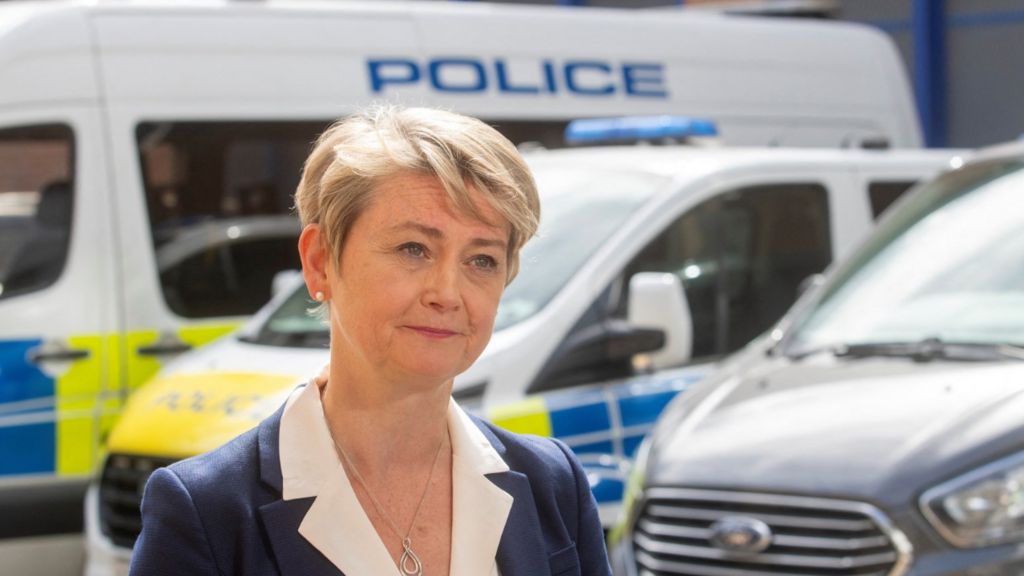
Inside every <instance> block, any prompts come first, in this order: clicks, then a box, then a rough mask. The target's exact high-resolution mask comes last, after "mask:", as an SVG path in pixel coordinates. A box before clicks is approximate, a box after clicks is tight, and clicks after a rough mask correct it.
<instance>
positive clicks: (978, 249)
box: [785, 160, 1024, 356]
mask: <svg viewBox="0 0 1024 576" xmlns="http://www.w3.org/2000/svg"><path fill="white" fill-rule="evenodd" d="M1022 188H1024V161H1020V160H1000V161H989V162H985V163H978V164H976V165H973V166H968V167H966V168H963V169H961V170H957V171H955V172H951V173H949V174H946V175H945V176H943V177H941V178H939V179H938V180H936V181H934V182H932V183H931V184H928V185H927V186H926V187H925V188H924V189H923V190H921V191H920V192H919V193H918V194H917V195H915V196H913V197H912V198H911V199H909V201H908V202H907V203H905V204H904V205H903V206H901V209H900V210H899V211H898V212H897V213H894V214H892V215H891V217H890V218H887V219H884V220H883V221H882V223H881V224H880V226H879V228H878V230H877V232H876V234H875V235H874V236H872V239H871V240H870V241H869V242H868V243H867V244H866V245H865V246H863V247H862V248H861V249H860V250H859V251H858V252H857V254H856V256H854V258H852V259H851V260H850V261H849V262H848V263H847V264H846V265H845V266H844V267H843V268H842V269H840V270H839V271H838V272H837V274H836V277H835V279H834V280H833V281H832V282H831V283H830V284H829V286H828V287H827V288H826V289H825V292H824V293H823V294H822V295H821V298H820V300H819V301H818V302H817V303H816V304H815V305H814V306H813V308H811V309H810V310H809V311H808V312H806V313H805V314H803V315H802V317H801V318H799V319H798V320H797V321H796V322H795V324H794V329H793V331H792V332H791V333H790V334H789V335H788V336H787V341H786V344H785V351H786V353H787V355H790V356H802V355H806V354H809V353H812V352H814V351H818V350H831V351H837V350H850V351H851V352H853V351H854V350H855V349H857V348H858V347H859V349H860V350H862V351H877V350H878V349H879V345H882V344H884V345H890V346H891V345H904V346H905V345H907V344H914V343H922V342H924V343H931V345H932V347H934V345H936V344H956V345H967V346H1024V234H1021V223H1022V221H1024V219H1022V217H1021V208H1020V207H1021V201H1020V199H1021V195H1020V191H1021V189H1022ZM866 347H869V348H866ZM853 353H856V352H853ZM868 353H870V352H868ZM911 355H915V356H916V355H920V350H919V349H918V350H917V351H916V352H914V354H911Z"/></svg>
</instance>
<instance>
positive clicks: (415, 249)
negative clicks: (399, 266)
mask: <svg viewBox="0 0 1024 576" xmlns="http://www.w3.org/2000/svg"><path fill="white" fill-rule="evenodd" d="M398 250H399V251H400V252H402V253H404V254H406V255H408V256H412V257H414V258H422V257H423V256H425V255H426V253H427V250H426V248H424V247H423V245H422V244H419V243H417V242H406V243H405V244H402V245H401V246H399V247H398Z"/></svg>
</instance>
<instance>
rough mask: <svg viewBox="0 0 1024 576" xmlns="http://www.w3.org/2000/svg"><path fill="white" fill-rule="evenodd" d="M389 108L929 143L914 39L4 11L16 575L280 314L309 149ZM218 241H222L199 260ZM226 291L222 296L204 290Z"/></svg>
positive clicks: (451, 9)
mask: <svg viewBox="0 0 1024 576" xmlns="http://www.w3.org/2000/svg"><path fill="white" fill-rule="evenodd" d="M376 100H386V101H393V102H400V103H405V104H417V105H429V106H441V107H448V108H452V109H454V110H457V111H460V112H464V113H468V114H473V115H477V116H479V117H482V118H484V119H486V120H489V121H492V122H494V123H495V124H496V125H498V126H499V128H501V129H502V130H504V131H505V132H506V133H507V134H508V135H509V136H510V137H511V138H513V139H514V140H516V141H527V140H537V141H542V142H547V143H556V144H557V143H558V141H559V139H560V135H561V131H562V128H563V126H564V123H565V122H566V121H567V120H569V119H570V118H577V117H581V116H615V115H623V114H667V113H672V114H680V113H683V114H690V115H699V116H706V117H711V118H714V119H715V120H716V121H717V123H718V126H719V129H720V132H721V135H722V139H723V140H724V141H725V142H726V143H729V144H765V145H769V144H771V145H792V146H820V145H825V146H832V147H839V146H854V147H856V146H858V145H859V144H860V143H863V142H867V141H873V142H874V141H878V140H879V139H881V140H884V141H886V142H888V143H889V144H890V145H891V146H893V147H897V148H902V147H910V148H912V147H917V146H919V145H920V143H921V137H920V130H919V127H918V124H917V119H916V116H915V112H914V109H913V104H912V98H911V95H910V90H909V86H908V83H907V80H906V78H905V75H904V73H903V70H902V69H901V65H900V62H899V58H898V57H897V55H896V52H895V50H894V49H893V46H892V45H891V42H890V41H889V40H888V39H886V38H885V37H884V36H883V35H881V34H879V33H877V32H875V31H872V30H870V29H868V28H865V27H861V26H855V25H848V24H837V23H820V22H780V21H775V20H772V21H763V20H756V19H741V18H733V17H722V16H715V15H707V14H700V15H690V14H684V13H679V14H676V13H665V12H663V11H658V12H656V13H644V12H642V11H628V12H627V11H619V10H605V9H593V10H590V9H588V10H564V9H556V8H551V7H524V6H491V5H485V4H479V5H473V4H464V3H454V2H452V3H427V2H410V3H385V2H365V3H359V2H336V3H331V2H304V1H302V0H287V1H282V2H273V1H268V2H251V3H249V2H219V1H218V2H214V1H209V2H203V1H195V2H178V1H174V2H171V1H167V2H146V1H140V2H128V1H125V2H119V1H110V2H86V1H82V2H63V1H51V2H3V3H0V516H2V517H5V518H12V517H17V518H20V519H22V520H19V521H18V522H16V523H13V524H11V523H8V524H7V526H6V528H4V529H3V530H0V555H2V556H3V557H4V558H5V560H3V561H4V565H5V566H10V568H9V569H10V570H12V571H19V570H21V571H22V572H24V570H25V569H26V568H23V567H25V566H36V567H38V562H39V559H38V558H35V557H32V556H24V557H21V558H20V560H19V559H12V560H6V559H7V558H12V556H11V554H10V553H11V551H12V550H16V549H17V548H18V547H17V546H12V545H10V544H11V543H12V542H14V541H15V540H16V539H18V538H19V537H22V536H24V537H26V538H27V537H32V538H35V540H33V542H34V544H35V545H41V546H46V547H47V549H48V550H49V551H50V554H48V555H47V559H46V561H47V562H53V563H54V565H57V564H60V563H61V562H63V560H62V558H64V556H62V555H61V554H59V553H58V552H59V550H62V549H64V550H71V551H72V553H74V551H75V549H76V547H77V546H78V543H77V542H76V541H75V539H74V538H75V537H74V536H71V537H65V536H63V535H66V534H73V533H74V532H76V531H77V528H76V526H75V525H76V523H78V524H79V526H80V522H79V520H77V519H75V518H74V517H73V510H75V509H77V502H78V501H79V500H80V498H81V494H82V492H83V490H84V485H85V480H86V478H87V477H88V475H89V474H90V473H91V472H92V471H93V469H94V465H95V463H96V462H97V460H98V458H99V456H100V447H101V446H102V443H103V440H104V438H105V436H106V434H107V432H108V430H109V428H110V426H111V424H112V423H113V421H114V419H115V417H116V415H117V414H118V413H119V411H120V409H121V406H122V404H123V402H124V399H125V398H126V397H127V396H128V394H129V393H130V392H131V391H132V390H134V389H135V387H137V386H138V385H139V384H140V383H141V382H143V381H144V380H145V379H147V378H148V377H150V376H151V375H153V374H155V373H156V372H157V370H158V369H159V368H160V367H161V366H162V365H163V364H164V363H165V362H167V361H168V360H170V359H173V358H174V357H176V356H177V355H178V354H180V353H181V352H182V351H185V350H187V349H189V348H191V347H195V346H199V345H201V344H204V343H205V342H208V341H210V340H212V339H214V338H216V337H217V336H220V335H222V334H224V333H226V332H227V331H229V330H231V329H232V328H233V327H236V326H237V325H238V323H239V322H240V321H241V320H242V318H243V317H244V316H245V315H247V314H248V313H251V312H252V311H253V310H255V308H256V307H258V305H259V304H260V303H262V301H264V300H265V299H266V297H267V296H269V284H270V278H271V277H272V274H273V272H274V270H275V269H274V266H277V267H278V268H283V267H286V264H287V263H288V261H287V258H286V255H283V254H277V256H275V258H266V259H265V260H266V261H265V262H262V263H261V266H262V268H260V269H259V270H258V272H259V273H258V274H255V279H253V278H250V277H247V276H245V272H247V269H246V267H245V265H244V262H251V261H252V260H253V255H254V254H259V247H261V246H270V245H273V246H277V247H280V246H281V245H285V244H287V242H289V241H290V238H291V235H293V234H294V233H295V229H294V226H295V224H294V223H292V224H289V223H288V222H283V221H281V219H280V218H278V219H276V220H275V218H274V217H277V216H281V215H282V214H287V213H288V207H289V206H290V202H289V201H288V194H289V193H290V191H291V190H290V189H289V187H292V188H293V187H294V182H295V180H296V179H297V168H298V166H299V164H300V162H301V160H302V158H303V157H304V155H305V153H306V152H307V151H308V144H309V142H311V141H312V140H313V139H314V138H315V135H316V133H317V132H318V131H319V130H321V129H322V128H323V127H324V126H325V125H326V124H327V123H328V122H329V121H331V120H332V119H335V118H337V117H339V116H343V115H345V114H346V113H349V112H351V111H352V110H354V109H356V108H357V107H359V106H362V105H365V104H366V103H369V102H372V101H376ZM275 131H277V132H275ZM271 133H273V134H277V133H280V134H283V135H284V136H286V137H287V142H286V143H285V144H282V143H281V142H279V141H278V140H276V138H277V136H275V135H273V134H271ZM266 134H271V135H270V136H267V135H266ZM252 217H259V218H266V221H264V222H261V223H259V225H251V226H250V225H248V224H250V223H251V222H250V220H251V218H252ZM26 230H30V231H31V233H30V232H26ZM837 234H840V232H838V231H837ZM841 234H845V232H842V233H841ZM196 238H209V244H207V245H205V246H204V245H203V244H202V243H200V245H199V246H198V247H197V248H196V251H195V253H189V250H191V248H189V246H191V245H193V244H194V242H195V239H196ZM190 242H191V243H193V244H189V243H190ZM51 255H56V256H52V261H49V262H46V261H43V262H40V261H41V260H46V259H47V258H51ZM292 256H294V253H292ZM246 258H248V260H246ZM236 260H237V261H236ZM221 261H224V262H227V263H231V262H234V266H233V267H231V266H228V265H227V264H224V266H220V267H218V266H219V264H217V263H218V262H221ZM185 262H187V263H188V266H186V267H184V268H183V267H182V266H179V265H180V264H182V263H185ZM239 262H242V263H241V264H240V263H239ZM204 266H205V267H206V268H204ZM14 268H20V269H21V270H19V276H18V277H17V279H15V280H12V278H10V277H9V276H10V275H13V274H14V273H13V272H10V270H13V269H14ZM204 271H205V272H204ZM214 274H216V275H218V278H217V282H219V283H220V284H218V286H220V285H221V284H222V285H223V286H221V287H222V288H223V289H224V291H223V292H222V293H217V294H213V295H212V296H211V295H210V294H206V293H201V291H198V289H197V283H196V282H192V281H191V279H194V278H204V280H206V279H209V278H210V277H211V276H212V275H214ZM221 276H223V277H221ZM211 282H212V281H211ZM257 285H258V287H259V290H257V291H249V292H245V291H246V289H247V288H250V287H252V286H257ZM239 290H241V291H242V292H245V293H244V294H242V295H241V296H238V295H236V294H235V293H234V292H232V291H239ZM189 298H198V299H199V300H198V301H196V302H190V301H189ZM203 298H209V299H208V300H202V299H203ZM261 298H262V300H261ZM505 345H506V344H504V341H503V340H502V339H501V338H498V339H496V342H495V346H497V347H502V346H505ZM34 501H44V502H55V503H57V504H56V505H55V506H54V507H52V508H47V507H38V506H34V507H32V508H31V509H30V508H28V507H27V506H28V504H27V503H28V502H34ZM58 519H59V520H58ZM60 543H64V544H65V546H64V548H61V547H60V546H59V545H58V544H60ZM71 561H72V562H73V560H71Z"/></svg>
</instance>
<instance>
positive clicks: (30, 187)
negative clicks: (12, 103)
mask: <svg viewBox="0 0 1024 576" xmlns="http://www.w3.org/2000/svg"><path fill="white" fill-rule="evenodd" d="M73 156H74V136H73V134H72V132H71V128H69V127H68V126H64V125H40V126H26V127H19V128H11V129H6V130H0V299H4V298H10V297H12V296H17V295H19V294H27V293H30V292H35V291H37V290H41V289H43V288H46V287H47V286H50V285H51V284H53V283H54V282H56V281H57V279H58V278H59V277H60V275H61V272H62V271H63V270H64V263H65V261H66V260H67V255H68V244H69V240H70V238H71V214H72V205H73V200H74V198H73V188H74V187H73V174H74V158H73Z"/></svg>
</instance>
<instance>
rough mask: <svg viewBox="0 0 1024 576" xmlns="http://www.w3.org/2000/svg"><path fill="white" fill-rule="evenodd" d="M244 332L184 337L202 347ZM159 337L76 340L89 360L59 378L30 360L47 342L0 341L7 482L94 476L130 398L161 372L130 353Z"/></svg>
mask: <svg viewBox="0 0 1024 576" xmlns="http://www.w3.org/2000/svg"><path fill="white" fill-rule="evenodd" d="M236 325H237V324H224V325H217V326H201V327H184V328H182V329H181V330H179V337H181V338H182V339H185V340H186V341H188V342H189V343H191V344H193V345H196V346H199V345H202V344H205V343H206V342H209V341H211V340H213V339H215V338H216V337H218V336H221V335H223V334H226V333H227V332H229V331H231V330H232V329H234V328H235V327H236ZM156 338H157V332H156V331H139V332H132V333H127V334H104V335H100V334H80V335H74V336H70V337H68V338H67V344H68V347H69V348H72V349H75V350H82V351H85V352H87V354H86V355H85V356H84V357H83V358H81V359H76V360H70V361H68V362H67V364H66V365H65V367H64V371H63V372H62V373H60V374H59V375H57V376H53V375H50V374H47V373H46V372H44V371H43V370H41V369H40V368H39V366H37V365H36V364H35V363H33V362H32V361H31V360H30V356H31V352H32V350H34V349H36V348H38V347H40V346H42V345H43V343H44V342H43V341H42V340H41V339H31V338H26V339H17V340H15V339H11V340H0V479H3V478H4V477H12V476H21V475H56V476H85V475H88V474H91V473H92V472H93V470H94V466H95V465H96V463H97V462H98V460H99V458H100V450H101V446H102V444H103V441H104V439H105V438H106V436H107V433H108V432H109V431H110V429H111V428H112V426H113V424H114V422H115V420H116V418H117V416H118V414H119V413H120V411H121V408H122V406H123V404H124V401H125V397H126V396H127V394H128V393H129V392H130V391H132V390H134V389H135V388H137V387H138V386H139V385H141V383H142V382H143V381H145V380H148V379H149V378H150V377H151V376H153V375H154V374H155V373H156V372H157V371H158V370H159V368H160V362H159V361H158V360H157V359H155V358H152V357H148V358H147V357H142V356H138V355H131V356H129V357H125V355H124V354H123V353H122V350H135V349H136V348H138V346H139V345H141V344H145V343H147V342H152V341H156Z"/></svg>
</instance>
